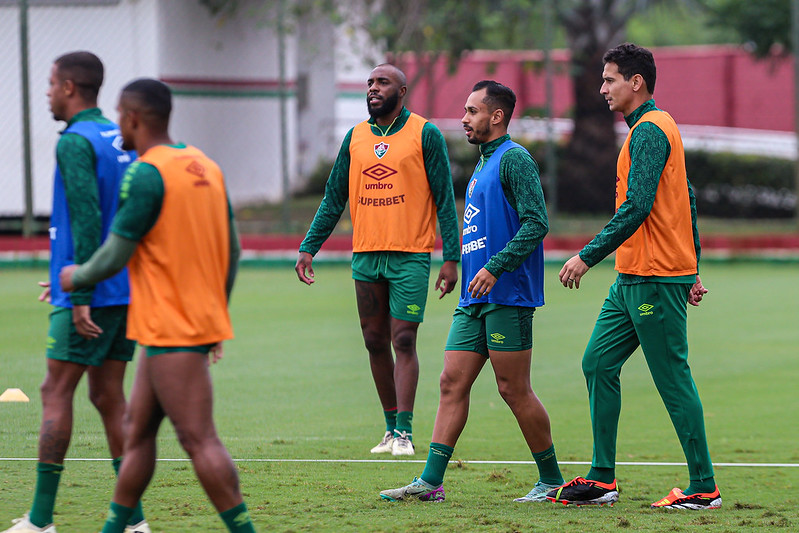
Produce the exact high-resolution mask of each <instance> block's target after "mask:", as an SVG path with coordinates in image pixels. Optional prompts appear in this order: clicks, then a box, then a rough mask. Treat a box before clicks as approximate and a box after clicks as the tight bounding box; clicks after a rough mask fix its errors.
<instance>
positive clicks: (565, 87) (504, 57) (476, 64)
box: [397, 46, 794, 131]
mask: <svg viewBox="0 0 799 533" xmlns="http://www.w3.org/2000/svg"><path fill="white" fill-rule="evenodd" d="M652 52H653V54H654V55H655V62H656V64H657V74H658V76H657V83H656V86H655V94H654V96H655V101H656V102H657V104H658V107H660V108H662V109H665V110H667V111H668V112H669V113H671V115H672V116H674V118H675V120H676V121H677V123H678V124H693V125H703V126H722V127H735V128H754V129H764V130H777V131H794V123H793V122H794V103H793V91H794V83H793V63H792V58H791V57H784V58H768V59H763V60H756V59H755V58H754V57H752V56H751V55H749V54H747V53H746V52H745V51H743V50H741V49H740V48H737V47H733V46H697V47H678V48H653V49H652ZM568 60H569V54H568V51H564V50H554V51H553V52H552V61H553V65H554V71H555V75H554V77H553V92H554V99H553V100H554V101H553V109H554V114H555V117H568V116H569V110H570V109H571V107H572V103H573V98H574V96H573V91H572V84H571V80H570V78H569V76H568V69H569V64H568ZM397 62H398V64H400V65H401V67H402V68H403V70H405V73H406V74H407V76H408V80H409V82H410V83H412V82H413V79H414V76H415V74H416V72H417V71H418V68H417V66H416V63H415V60H414V59H413V57H411V56H407V55H404V56H402V57H401V58H399V60H398V61H397ZM601 76H602V72H601V70H598V71H597V85H596V88H597V91H599V86H600V85H601ZM482 79H495V80H497V81H499V82H501V83H503V84H505V85H507V86H509V87H510V88H512V89H513V90H514V92H516V96H517V98H518V102H517V105H516V114H517V116H518V113H520V112H521V111H522V110H524V109H526V108H530V107H536V108H540V109H543V108H544V106H545V103H546V99H545V98H546V97H545V75H544V71H543V53H542V52H540V51H529V52H515V51H514V52H503V51H476V52H471V53H469V54H467V55H466V56H465V57H464V58H463V59H462V61H461V63H460V65H459V67H458V71H457V72H456V73H455V74H453V75H449V74H448V73H447V67H446V64H445V62H444V61H443V60H441V61H439V62H438V63H437V64H436V66H435V69H434V75H433V76H432V79H430V78H425V79H421V80H420V81H419V82H418V83H416V85H414V86H412V87H411V92H410V93H409V100H408V107H409V109H411V110H413V111H416V112H417V113H420V114H422V115H424V116H426V117H431V118H458V119H459V118H461V117H462V116H463V104H464V103H465V102H466V98H467V96H468V95H469V92H470V89H471V88H472V86H473V85H474V83H475V82H477V81H479V80H482ZM410 83H409V84H410Z"/></svg>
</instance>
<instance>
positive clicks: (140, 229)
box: [60, 79, 255, 533]
mask: <svg viewBox="0 0 799 533" xmlns="http://www.w3.org/2000/svg"><path fill="white" fill-rule="evenodd" d="M118 110H119V123H120V130H121V132H122V139H123V141H124V142H123V144H124V146H126V147H127V146H130V147H132V148H134V147H135V149H136V151H137V152H138V153H139V154H140V156H139V159H138V160H136V161H135V162H134V163H133V164H132V165H131V166H130V168H129V169H128V172H127V174H126V175H125V178H124V179H123V181H122V184H121V186H120V193H119V198H120V207H119V211H118V212H117V215H116V217H115V218H114V222H113V224H112V227H111V234H110V236H109V238H108V240H107V241H106V243H105V244H104V245H103V246H102V247H101V248H100V249H99V250H98V251H97V252H96V253H95V254H94V255H93V256H92V257H91V259H89V261H88V262H86V263H85V264H84V265H80V266H78V265H72V266H69V267H66V268H64V269H63V270H62V271H61V275H60V281H61V286H62V287H63V288H64V290H66V291H71V290H73V289H75V288H80V287H84V286H87V285H91V284H93V283H95V282H96V281H98V280H100V279H103V278H105V277H107V276H108V275H110V274H112V273H113V272H115V271H117V270H119V269H121V268H122V266H124V265H125V264H128V266H129V271H130V283H131V303H130V312H129V315H128V336H129V337H130V338H132V339H134V340H136V341H138V342H139V343H140V344H141V345H143V347H144V352H145V355H146V357H144V358H142V359H141V360H140V362H139V366H138V370H137V373H136V379H135V381H134V384H133V392H132V394H131V400H130V406H129V408H128V418H129V419H130V423H129V428H128V432H127V435H126V437H125V461H124V462H123V464H122V469H121V471H120V473H119V481H118V482H117V485H116V489H115V491H114V497H113V500H112V502H111V511H110V512H109V515H108V520H107V522H106V524H105V527H104V528H103V533H122V531H123V529H124V524H125V520H126V519H127V516H128V515H129V514H130V513H131V512H132V506H133V505H135V503H136V502H137V501H138V499H139V498H140V497H141V495H142V493H143V492H144V490H145V489H146V487H147V485H148V484H149V482H150V479H151V477H152V475H153V471H154V470H155V458H156V437H157V434H158V429H159V427H160V425H161V422H162V421H163V419H164V417H169V420H170V421H171V422H172V424H173V426H174V427H175V431H176V433H177V435H178V439H179V440H180V443H181V445H182V446H183V448H184V449H185V450H186V452H187V453H188V455H189V457H190V458H191V461H192V464H193V465H194V470H195V472H196V474H197V477H198V478H199V480H200V483H201V484H202V486H203V488H204V489H205V491H206V493H207V494H208V497H209V499H210V500H211V502H212V503H213V505H214V507H216V509H217V511H218V512H219V514H220V517H221V518H222V520H223V521H224V522H225V525H226V526H227V528H228V530H229V531H232V532H241V533H245V532H253V531H255V529H254V527H253V524H252V521H251V520H250V518H249V514H248V512H247V507H246V505H245V504H244V500H243V498H242V495H241V491H240V489H239V482H238V474H237V472H236V467H235V465H234V463H233V461H232V460H231V458H230V455H229V454H228V452H227V450H226V449H225V446H224V445H223V444H222V442H221V441H220V439H219V437H218V436H217V433H216V428H215V426H214V422H213V417H212V407H213V393H212V388H211V377H210V373H209V371H208V360H209V354H210V357H211V358H212V359H213V361H214V362H215V361H217V360H218V359H219V358H220V357H222V341H224V340H226V339H230V338H232V337H233V330H232V327H231V324H230V316H229V315H228V309H227V306H228V298H229V296H230V291H231V289H232V286H233V281H234V279H235V274H236V265H237V261H238V255H239V251H240V248H239V242H238V235H237V234H236V230H235V225H234V221H233V214H232V210H231V208H230V202H229V199H228V196H227V191H226V189H225V180H224V177H223V175H222V171H221V170H220V169H219V167H218V166H217V164H216V163H215V162H214V161H212V160H211V159H210V158H208V157H207V156H206V155H205V154H203V153H202V152H201V151H200V150H198V149H197V148H194V147H192V146H186V145H185V144H176V143H174V142H173V141H172V140H171V139H170V137H169V133H168V127H169V115H170V112H171V110H172V95H171V92H170V90H169V88H168V87H167V86H166V85H164V84H163V83H161V82H159V81H157V80H152V79H140V80H136V81H133V82H131V83H130V84H128V85H127V86H126V87H125V88H124V89H123V90H122V94H121V96H120V99H119V107H118Z"/></svg>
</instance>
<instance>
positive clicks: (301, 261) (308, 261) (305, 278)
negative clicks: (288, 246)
mask: <svg viewBox="0 0 799 533" xmlns="http://www.w3.org/2000/svg"><path fill="white" fill-rule="evenodd" d="M294 271H295V272H296V273H297V277H298V278H299V280H300V281H301V282H303V283H305V284H306V285H310V284H311V283H313V282H314V273H313V256H312V255H311V254H309V253H308V252H300V257H298V258H297V264H296V265H294Z"/></svg>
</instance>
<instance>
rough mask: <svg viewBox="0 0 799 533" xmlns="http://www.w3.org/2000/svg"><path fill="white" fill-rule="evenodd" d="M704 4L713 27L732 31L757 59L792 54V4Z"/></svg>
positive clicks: (737, 0) (735, 0) (763, 0)
mask: <svg viewBox="0 0 799 533" xmlns="http://www.w3.org/2000/svg"><path fill="white" fill-rule="evenodd" d="M703 4H704V5H705V6H706V7H707V9H708V11H709V13H710V23H711V24H712V25H714V26H716V27H727V28H732V29H733V30H734V31H735V32H736V33H737V35H738V37H739V39H740V40H741V41H742V42H744V43H746V44H748V45H749V46H750V47H751V50H752V53H754V54H755V55H757V56H758V57H765V56H768V55H770V54H773V53H775V52H777V53H782V54H787V53H788V52H789V51H790V50H791V1H790V0H756V1H753V0H705V2H703Z"/></svg>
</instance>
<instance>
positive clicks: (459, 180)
mask: <svg viewBox="0 0 799 533" xmlns="http://www.w3.org/2000/svg"><path fill="white" fill-rule="evenodd" d="M521 144H523V145H524V146H525V147H526V148H527V149H528V150H529V151H530V153H531V154H533V157H535V159H536V161H537V162H538V165H539V168H540V170H541V174H542V175H545V173H546V158H545V154H546V146H545V144H544V143H542V142H533V143H521ZM447 148H448V150H449V157H450V164H451V166H452V181H453V184H454V186H455V197H456V198H458V199H460V198H462V197H463V196H464V194H465V192H466V186H467V184H468V182H469V178H470V177H471V175H472V171H473V170H474V166H475V165H476V164H477V161H478V159H479V157H480V154H479V152H478V150H477V147H476V146H473V145H471V144H469V143H467V142H464V139H463V137H462V136H458V137H452V136H450V137H447ZM556 152H557V155H558V157H561V158H562V157H563V153H564V148H563V147H562V146H558V147H557V150H556ZM685 165H686V168H687V169H688V179H689V180H690V181H691V184H692V185H693V187H694V192H695V194H696V198H697V210H698V211H699V214H700V215H703V216H712V217H719V218H746V219H769V218H790V217H792V216H794V212H795V210H796V203H797V202H796V190H795V185H794V163H793V161H788V160H784V159H777V158H772V157H763V156H753V155H739V154H730V153H711V152H702V151H687V152H686V153H685ZM332 166H333V163H332V161H328V162H324V163H320V164H319V166H318V167H317V168H316V170H315V171H314V172H313V175H312V176H309V178H310V179H309V180H308V182H307V183H308V185H307V187H306V188H305V189H303V190H302V191H299V192H298V193H297V194H298V195H300V196H306V195H322V194H324V184H325V181H326V180H327V176H328V175H329V173H330V169H331V168H332ZM586 178H587V179H591V178H593V177H592V176H587V177H586ZM544 192H545V193H546V190H545V191H544ZM608 194H612V192H611V191H608ZM559 207H560V208H561V211H566V212H568V211H567V210H565V209H563V206H559ZM575 214H577V213H575Z"/></svg>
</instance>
